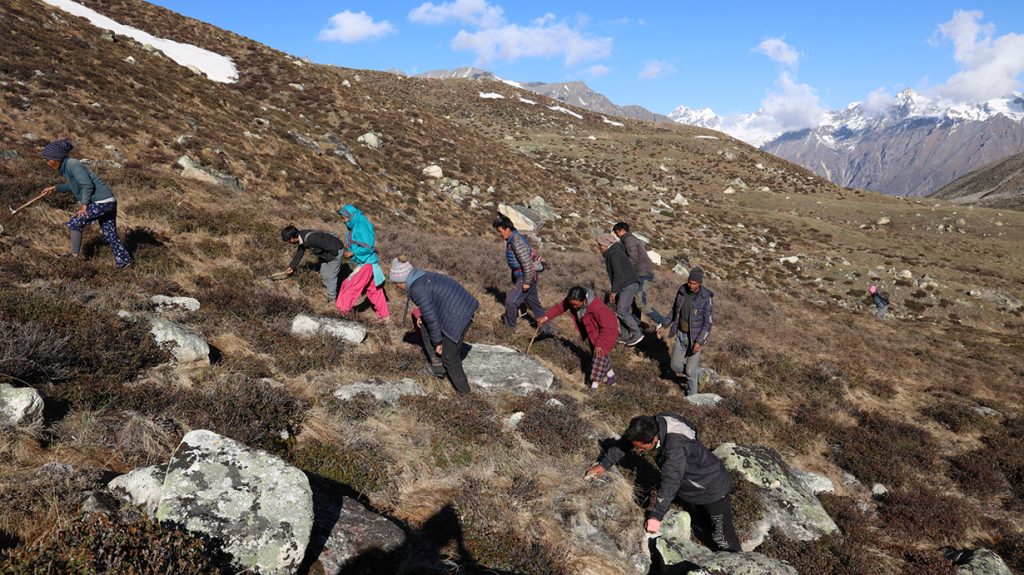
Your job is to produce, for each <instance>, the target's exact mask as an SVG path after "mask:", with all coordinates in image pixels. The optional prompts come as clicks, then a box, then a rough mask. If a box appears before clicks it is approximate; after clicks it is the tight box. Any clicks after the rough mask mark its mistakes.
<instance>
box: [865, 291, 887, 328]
mask: <svg viewBox="0 0 1024 575" xmlns="http://www.w3.org/2000/svg"><path fill="white" fill-rule="evenodd" d="M868 293H869V294H871V301H873V302H875V309H876V310H877V311H876V312H875V317H877V318H878V319H882V320H884V319H885V312H886V311H888V310H889V294H887V293H885V290H884V289H882V288H880V287H878V286H876V285H875V284H871V285H869V286H868Z"/></svg>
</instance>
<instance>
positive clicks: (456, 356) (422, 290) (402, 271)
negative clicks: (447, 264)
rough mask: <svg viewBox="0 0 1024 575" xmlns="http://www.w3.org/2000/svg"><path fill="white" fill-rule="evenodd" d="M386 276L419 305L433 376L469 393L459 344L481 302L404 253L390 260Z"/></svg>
mask: <svg viewBox="0 0 1024 575" xmlns="http://www.w3.org/2000/svg"><path fill="white" fill-rule="evenodd" d="M389 279H390V280H391V281H392V283H394V284H395V285H396V286H398V288H399V289H401V290H402V291H404V292H405V293H406V294H408V296H409V299H410V300H412V303H413V304H415V305H416V307H417V308H418V310H417V311H414V317H416V325H417V327H419V329H420V334H421V335H422V336H423V348H424V350H425V351H426V352H427V358H428V359H429V360H430V367H428V368H427V371H428V372H429V373H430V374H431V375H433V376H434V377H444V376H445V375H446V374H447V375H448V379H450V380H451V382H452V385H453V386H455V390H456V391H457V392H459V393H460V394H466V393H469V379H468V378H467V377H466V371H465V370H464V369H463V368H462V346H463V344H464V343H465V338H466V331H467V330H468V329H469V324H470V323H472V322H473V315H474V314H476V310H477V308H479V307H480V302H478V301H477V300H476V298H474V297H473V296H472V295H470V294H469V292H467V291H466V290H465V288H463V287H462V286H461V285H459V283H458V282H456V281H455V280H453V279H452V278H450V277H448V276H446V275H443V274H439V273H434V272H428V271H423V270H421V269H417V268H414V267H413V266H412V264H411V263H409V260H408V258H406V257H405V256H400V257H398V258H395V259H394V260H392V261H391V273H390V276H389Z"/></svg>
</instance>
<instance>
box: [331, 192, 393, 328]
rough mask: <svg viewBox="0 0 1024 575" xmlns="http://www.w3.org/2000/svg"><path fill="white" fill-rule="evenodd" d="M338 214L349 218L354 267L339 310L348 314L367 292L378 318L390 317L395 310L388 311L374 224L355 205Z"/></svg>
mask: <svg viewBox="0 0 1024 575" xmlns="http://www.w3.org/2000/svg"><path fill="white" fill-rule="evenodd" d="M338 215H339V216H341V219H343V220H345V227H347V228H348V232H347V233H346V234H345V247H346V251H347V254H348V257H349V263H350V264H351V265H352V266H353V268H352V273H351V274H349V276H348V277H347V278H345V281H343V282H341V289H340V290H339V291H338V301H337V303H336V304H335V307H337V308H338V312H339V313H341V314H348V313H349V312H351V311H352V307H353V306H354V305H355V303H356V300H358V299H359V296H361V295H363V292H364V291H365V292H366V298H367V299H369V300H370V303H371V304H372V305H373V309H374V310H375V311H376V312H377V317H378V318H379V319H381V320H387V319H388V318H390V317H391V313H390V312H389V311H388V300H387V297H385V295H384V289H383V287H382V286H383V285H384V271H383V270H381V268H380V259H379V258H378V257H377V248H376V246H375V243H374V242H375V239H376V238H375V234H374V232H373V224H371V223H370V220H369V219H367V217H366V216H365V215H363V212H361V211H359V209H358V208H356V207H355V206H353V205H352V204H345V205H344V206H342V207H341V208H340V209H338Z"/></svg>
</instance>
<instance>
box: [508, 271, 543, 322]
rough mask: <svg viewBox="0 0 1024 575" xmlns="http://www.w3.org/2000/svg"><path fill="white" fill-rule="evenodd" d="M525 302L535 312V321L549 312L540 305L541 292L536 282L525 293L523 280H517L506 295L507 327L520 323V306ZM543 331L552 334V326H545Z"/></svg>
mask: <svg viewBox="0 0 1024 575" xmlns="http://www.w3.org/2000/svg"><path fill="white" fill-rule="evenodd" d="M524 301H525V302H526V305H527V306H529V308H530V311H531V312H533V317H534V319H540V318H541V316H543V315H544V312H545V311H547V310H546V309H544V306H542V305H540V292H539V288H538V287H537V283H536V281H535V282H534V283H533V284H531V285H530V290H529V291H525V292H524V291H523V278H516V283H515V284H514V285H513V286H512V287H510V288H508V293H506V294H505V317H504V318H503V321H504V322H505V325H507V326H508V327H515V326H516V322H518V321H519V306H521V305H523V302H524ZM541 331H542V332H544V333H551V326H544V327H543V328H541Z"/></svg>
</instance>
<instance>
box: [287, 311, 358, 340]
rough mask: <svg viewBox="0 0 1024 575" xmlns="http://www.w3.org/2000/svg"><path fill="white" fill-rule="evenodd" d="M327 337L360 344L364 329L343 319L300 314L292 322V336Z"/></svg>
mask: <svg viewBox="0 0 1024 575" xmlns="http://www.w3.org/2000/svg"><path fill="white" fill-rule="evenodd" d="M316 334H324V335H329V336H331V337H336V338H338V339H340V340H342V341H347V342H349V343H362V341H363V340H364V339H366V328H365V327H363V326H362V325H360V324H358V323H356V322H354V321H347V320H343V319H334V318H330V317H319V316H312V315H307V314H304V313H300V314H299V315H297V316H295V319H293V320H292V335H299V336H309V335H316Z"/></svg>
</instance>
